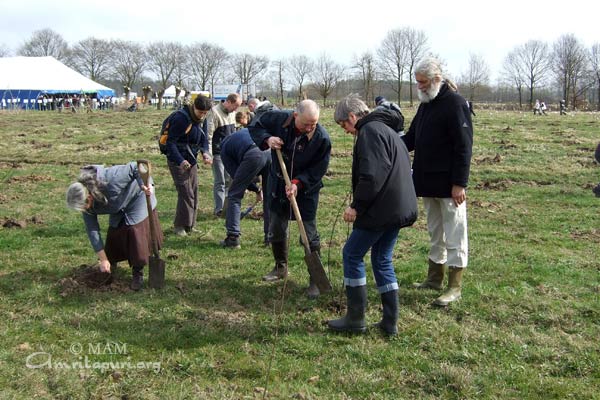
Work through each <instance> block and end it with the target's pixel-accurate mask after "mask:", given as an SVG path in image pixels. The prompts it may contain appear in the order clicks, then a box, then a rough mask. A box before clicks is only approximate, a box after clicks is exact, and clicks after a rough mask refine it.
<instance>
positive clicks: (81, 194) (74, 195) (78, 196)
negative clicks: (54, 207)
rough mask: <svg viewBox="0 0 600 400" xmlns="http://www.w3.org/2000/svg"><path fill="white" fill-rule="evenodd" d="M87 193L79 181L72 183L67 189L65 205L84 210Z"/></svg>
mask: <svg viewBox="0 0 600 400" xmlns="http://www.w3.org/2000/svg"><path fill="white" fill-rule="evenodd" d="M89 194H90V192H89V191H88V190H87V188H86V187H85V186H84V185H83V184H82V183H81V182H74V183H72V184H71V185H70V186H69V188H68V189H67V207H68V208H70V209H72V210H75V211H85V210H86V209H87V198H88V196H89Z"/></svg>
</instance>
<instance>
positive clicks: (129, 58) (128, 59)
mask: <svg viewBox="0 0 600 400" xmlns="http://www.w3.org/2000/svg"><path fill="white" fill-rule="evenodd" d="M112 47H113V59H112V65H113V70H114V74H115V77H116V78H117V80H119V81H120V82H121V83H122V84H123V88H124V89H125V88H132V87H133V85H135V84H136V83H137V82H138V81H139V80H140V78H141V77H142V74H143V73H144V71H145V69H146V65H147V61H146V60H147V59H146V53H145V52H144V48H143V47H142V46H141V45H140V44H138V43H135V42H131V41H124V40H115V41H113V42H112ZM125 98H126V99H128V98H129V90H127V89H125Z"/></svg>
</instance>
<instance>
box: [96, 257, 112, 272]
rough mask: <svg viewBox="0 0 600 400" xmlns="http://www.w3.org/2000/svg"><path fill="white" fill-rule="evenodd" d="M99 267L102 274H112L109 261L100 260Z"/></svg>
mask: <svg viewBox="0 0 600 400" xmlns="http://www.w3.org/2000/svg"><path fill="white" fill-rule="evenodd" d="M98 267H99V269H100V272H108V273H110V262H109V261H108V260H100V261H99V262H98Z"/></svg>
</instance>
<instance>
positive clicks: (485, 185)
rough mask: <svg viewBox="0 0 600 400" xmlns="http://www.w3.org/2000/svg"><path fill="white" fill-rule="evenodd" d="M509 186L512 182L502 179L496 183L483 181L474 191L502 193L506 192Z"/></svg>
mask: <svg viewBox="0 0 600 400" xmlns="http://www.w3.org/2000/svg"><path fill="white" fill-rule="evenodd" d="M511 185H512V181H510V180H508V179H502V180H500V181H497V182H490V181H485V182H482V183H478V184H477V185H475V189H480V190H499V191H504V190H507V189H508V188H509V187H510V186H511Z"/></svg>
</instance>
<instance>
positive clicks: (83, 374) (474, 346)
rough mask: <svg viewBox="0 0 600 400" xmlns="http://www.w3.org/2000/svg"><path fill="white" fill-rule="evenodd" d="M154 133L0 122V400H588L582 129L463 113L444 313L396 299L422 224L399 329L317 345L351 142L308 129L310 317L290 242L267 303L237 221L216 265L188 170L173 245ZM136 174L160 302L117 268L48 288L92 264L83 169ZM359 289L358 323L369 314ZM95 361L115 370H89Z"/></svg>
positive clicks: (96, 118) (417, 270)
mask: <svg viewBox="0 0 600 400" xmlns="http://www.w3.org/2000/svg"><path fill="white" fill-rule="evenodd" d="M413 113H414V110H410V109H408V110H406V113H405V114H406V117H407V121H410V120H411V119H412V116H413ZM166 114H167V111H155V110H154V111H150V110H143V111H140V112H137V113H126V112H105V113H101V112H97V113H93V114H70V113H63V114H59V113H52V112H3V113H0V139H1V143H2V146H0V187H1V190H0V222H2V223H5V222H6V221H13V222H18V223H21V224H23V225H24V226H23V227H21V228H18V227H12V228H8V227H2V228H0V251H1V253H0V254H1V255H0V335H1V336H2V341H0V387H1V388H2V391H1V392H0V398H6V399H12V398H19V399H29V398H44V399H50V398H57V399H116V398H121V399H163V398H170V399H171V398H172V399H190V398H201V399H251V398H262V397H263V393H262V388H267V389H268V396H266V397H267V398H270V399H287V398H297V399H392V398H393V399H396V398H402V399H417V398H418V399H439V398H443V399H467V398H469V399H539V398H545V399H567V398H572V399H592V398H600V395H598V392H599V391H598V388H599V387H600V372H599V371H600V368H599V367H600V350H599V347H598V338H599V337H600V326H599V325H600V306H599V304H600V302H599V300H600V261H599V258H598V249H599V246H600V213H599V211H598V210H599V206H600V199H597V198H595V197H594V196H593V194H592V192H591V188H592V187H593V186H594V185H595V184H597V183H598V181H599V180H600V168H599V167H598V165H597V164H596V163H595V162H594V161H593V151H594V148H595V146H596V144H597V142H598V131H599V128H600V115H599V114H597V113H586V114H571V115H568V116H565V117H560V116H559V115H557V114H552V115H549V116H547V117H540V116H533V115H531V114H530V113H516V112H496V111H480V112H478V115H477V117H476V118H475V121H474V124H475V145H474V149H473V150H474V151H473V163H472V173H471V182H470V188H469V191H468V196H469V198H468V210H469V211H468V212H469V240H470V263H469V269H468V270H467V273H466V275H465V287H464V289H463V298H462V299H461V301H459V302H458V303H455V304H452V305H451V307H449V308H447V309H438V308H433V307H431V306H430V302H431V301H432V300H433V299H434V298H435V296H436V293H435V292H432V291H424V292H422V291H416V290H413V289H410V288H409V287H410V284H411V283H412V282H414V281H418V280H420V279H422V278H423V277H424V274H425V272H426V258H427V252H428V236H427V228H426V224H425V220H424V214H423V213H422V207H421V209H420V210H421V215H420V217H419V220H418V221H417V223H416V224H415V225H414V226H413V227H412V228H408V229H404V230H402V231H401V233H400V239H399V241H398V244H397V245H396V249H395V253H394V256H395V257H394V260H395V265H396V272H397V275H398V279H399V282H400V286H401V291H400V302H401V311H400V321H399V335H398V337H397V338H394V339H391V340H388V339H385V338H383V337H382V336H381V335H380V334H379V333H378V332H377V331H376V330H370V331H369V333H368V334H366V335H362V336H346V335H336V334H332V333H329V332H328V331H327V329H326V327H325V326H324V325H323V322H324V321H326V320H327V319H330V318H333V317H336V316H338V315H339V314H340V312H341V311H340V308H341V309H344V307H345V297H344V296H343V294H342V292H341V281H342V262H341V248H342V246H343V244H344V241H345V239H346V237H347V235H348V232H349V230H348V226H347V225H346V224H345V223H343V222H342V220H341V218H340V217H341V214H342V211H343V208H344V205H345V204H346V203H345V202H346V201H347V196H348V191H349V187H350V163H351V151H352V139H351V137H350V136H348V135H345V134H344V133H343V132H342V131H341V130H340V129H339V128H338V127H337V126H336V125H335V124H334V123H333V121H332V112H331V110H325V111H324V112H323V116H322V123H323V124H324V125H325V126H326V127H327V129H328V130H329V132H330V134H331V136H332V141H333V151H332V160H331V164H330V170H329V172H328V174H327V177H326V179H325V188H324V189H323V191H322V192H321V203H320V209H319V217H318V223H319V230H320V233H321V237H322V241H323V244H324V248H323V251H322V254H323V257H322V258H323V262H324V264H326V268H328V270H329V272H330V274H331V279H332V283H333V284H334V287H335V290H334V293H333V294H332V295H327V296H322V297H321V298H320V299H318V300H317V301H310V300H308V299H306V298H305V297H304V295H303V288H304V286H305V284H306V282H307V280H308V275H307V272H306V268H305V265H304V263H303V252H302V248H301V247H300V246H299V245H298V240H297V235H298V233H297V228H296V227H295V225H293V224H291V225H290V226H291V227H292V229H291V232H292V233H291V239H290V241H291V255H290V270H291V273H290V277H289V280H288V281H287V283H286V284H285V285H284V284H283V283H277V284H267V283H264V282H262V281H261V279H260V278H261V276H262V275H263V274H265V273H266V272H268V271H269V270H270V269H271V268H272V265H273V260H272V256H271V254H270V251H269V250H268V249H265V248H263V247H262V246H261V244H262V221H257V220H252V219H249V218H247V219H244V220H243V221H242V231H243V236H242V249H241V250H238V251H230V250H228V249H221V248H220V247H219V246H218V242H219V240H221V239H223V237H224V236H225V230H224V226H223V220H218V219H215V218H213V217H212V207H213V204H212V192H211V187H212V175H211V172H210V169H209V168H206V167H202V168H201V169H200V177H199V180H200V215H199V221H198V228H199V229H200V230H201V232H200V233H196V234H193V235H191V236H190V237H186V238H181V237H176V236H174V235H173V234H172V219H173V209H174V206H175V201H176V193H175V190H174V187H173V184H172V180H171V178H170V175H169V172H168V169H167V168H166V165H165V160H164V157H162V156H161V155H160V154H159V153H158V150H157V146H156V136H157V134H158V130H159V126H160V123H161V122H162V120H163V118H164V117H165V116H166ZM138 158H148V159H150V160H151V161H152V163H153V166H154V176H155V180H156V183H157V195H158V198H159V213H160V220H161V224H162V227H163V230H164V231H165V233H166V241H165V246H164V250H163V251H162V252H161V256H162V258H163V259H165V260H166V262H167V286H166V288H165V289H164V290H161V291H155V290H152V289H144V290H143V291H141V292H139V293H134V292H131V291H129V290H128V289H127V284H128V282H129V278H130V272H129V271H128V270H127V268H126V267H125V265H121V266H120V267H119V270H118V273H117V279H116V282H115V283H114V284H113V285H112V287H111V288H110V290H93V289H88V288H81V287H79V288H68V287H65V283H64V282H65V278H69V277H71V276H72V275H73V273H74V271H76V270H77V268H78V267H79V266H80V265H81V264H91V263H93V262H94V261H95V255H94V253H93V251H92V250H91V248H90V246H89V243H88V240H87V237H86V235H85V230H84V227H83V223H82V221H81V217H80V216H79V215H78V214H77V213H74V212H71V211H69V210H67V209H66V207H65V205H64V193H65V190H66V188H67V186H68V185H69V183H71V182H72V181H73V180H74V179H75V178H76V176H77V173H78V170H79V167H80V166H82V165H84V164H89V163H104V164H107V165H111V164H122V163H125V162H127V161H130V160H135V159H138ZM250 197H252V198H253V196H250ZM252 198H250V199H247V200H246V201H247V202H248V203H249V202H250V201H252ZM101 224H102V225H103V228H104V229H105V228H106V219H105V218H103V219H101ZM368 280H369V309H368V314H367V318H368V320H369V322H373V323H374V322H376V321H378V319H379V318H380V312H381V311H380V303H379V298H378V294H377V293H376V290H375V288H374V285H373V279H372V277H371V276H369V278H368ZM281 309H282V312H279V311H280V310H281ZM36 352H44V353H47V354H49V355H51V357H52V361H53V363H54V364H53V365H52V368H50V367H48V366H46V367H44V368H28V366H27V359H28V357H30V358H29V361H30V365H31V364H32V362H34V361H36V360H38V361H40V360H41V361H42V362H43V361H44V360H46V359H47V356H45V355H38V356H37V357H38V358H31V357H32V356H31V355H32V354H34V353H36ZM43 357H46V359H45V358H43ZM85 360H87V361H88V362H89V364H90V365H93V363H96V367H95V368H84V367H82V366H85V364H83V363H84V361H85ZM111 361H112V362H113V363H114V362H121V363H129V364H124V365H121V366H110V365H107V368H105V369H103V368H100V367H101V366H102V364H101V363H108V362H111ZM60 362H62V363H65V364H68V365H70V366H74V368H66V367H64V366H63V367H62V368H61V364H58V365H57V364H56V363H60ZM78 362H79V363H80V364H81V365H78V364H77V363H78ZM140 362H142V363H144V362H146V363H150V364H149V365H147V368H136V367H137V364H138V363H140ZM73 363H74V364H73ZM156 363H160V371H159V372H155V369H154V368H153V366H155V365H156Z"/></svg>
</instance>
